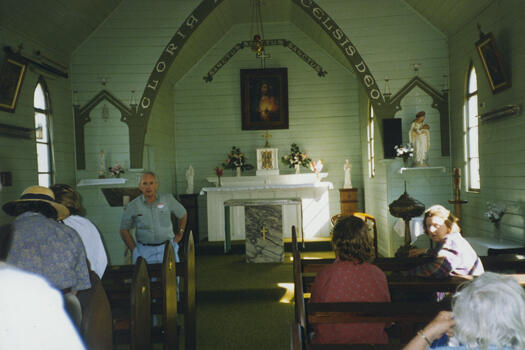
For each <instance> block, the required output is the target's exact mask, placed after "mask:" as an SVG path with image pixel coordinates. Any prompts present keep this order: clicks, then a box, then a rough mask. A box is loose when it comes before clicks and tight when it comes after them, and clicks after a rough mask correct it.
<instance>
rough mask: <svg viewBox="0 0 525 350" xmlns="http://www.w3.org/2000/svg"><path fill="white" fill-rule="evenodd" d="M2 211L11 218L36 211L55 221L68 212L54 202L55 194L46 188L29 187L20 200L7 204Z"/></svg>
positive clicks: (64, 216) (61, 218) (65, 215)
mask: <svg viewBox="0 0 525 350" xmlns="http://www.w3.org/2000/svg"><path fill="white" fill-rule="evenodd" d="M2 209H4V211H5V212H6V213H7V214H8V215H11V216H18V215H20V214H22V213H25V212H26V211H35V210H36V211H38V212H42V213H43V214H44V213H45V214H46V216H48V217H52V218H53V219H56V220H59V221H60V220H63V219H65V218H67V217H68V216H69V210H68V209H67V208H66V207H65V206H63V205H62V204H60V203H57V202H56V201H55V194H54V193H53V191H51V190H50V189H49V188H47V187H43V186H31V187H28V188H26V189H25V191H24V192H22V195H21V196H20V199H17V200H14V201H11V202H7V203H6V204H4V205H3V206H2Z"/></svg>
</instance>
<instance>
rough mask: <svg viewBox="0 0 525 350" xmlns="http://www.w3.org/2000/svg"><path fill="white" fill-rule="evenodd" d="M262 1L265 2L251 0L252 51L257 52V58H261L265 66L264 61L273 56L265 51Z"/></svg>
mask: <svg viewBox="0 0 525 350" xmlns="http://www.w3.org/2000/svg"><path fill="white" fill-rule="evenodd" d="M262 1H263V0H251V7H252V21H251V28H250V40H251V41H252V51H254V52H255V57H257V58H260V59H261V62H262V63H263V65H264V59H266V58H271V55H270V54H269V53H266V52H265V50H264V28H263V21H262V15H261V5H262Z"/></svg>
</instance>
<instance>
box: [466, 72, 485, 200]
mask: <svg viewBox="0 0 525 350" xmlns="http://www.w3.org/2000/svg"><path fill="white" fill-rule="evenodd" d="M466 97H467V106H466V107H467V108H466V113H465V126H466V128H465V130H466V133H465V144H466V147H465V150H466V159H467V176H468V184H467V185H468V190H469V191H479V190H480V188H481V181H480V176H479V141H478V135H479V128H478V80H477V75H476V69H475V68H474V66H473V65H471V66H470V69H469V74H468V83H467V96H466Z"/></svg>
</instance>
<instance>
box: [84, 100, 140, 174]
mask: <svg viewBox="0 0 525 350" xmlns="http://www.w3.org/2000/svg"><path fill="white" fill-rule="evenodd" d="M104 101H107V102H108V103H110V104H111V105H112V106H113V107H115V108H116V109H117V110H118V111H119V112H120V115H121V117H120V121H121V122H124V123H126V124H127V125H128V130H129V155H130V167H131V168H136V167H140V165H141V164H142V149H143V147H144V137H145V134H146V123H145V121H144V120H141V119H140V118H137V116H136V115H137V105H131V106H129V107H128V106H126V105H125V104H124V103H122V102H121V101H120V100H119V99H118V98H116V97H115V96H114V95H113V94H111V93H110V92H109V91H107V90H102V91H100V92H99V93H98V94H97V95H96V96H94V97H93V98H92V99H91V100H90V101H89V102H88V103H86V104H85V105H84V106H82V107H80V106H79V105H74V113H75V140H76V156H77V157H76V158H77V169H86V150H85V148H86V146H85V136H84V129H85V125H86V124H87V123H89V122H90V121H91V117H90V114H91V112H92V111H93V109H95V108H96V107H97V106H98V105H99V104H100V103H101V102H104Z"/></svg>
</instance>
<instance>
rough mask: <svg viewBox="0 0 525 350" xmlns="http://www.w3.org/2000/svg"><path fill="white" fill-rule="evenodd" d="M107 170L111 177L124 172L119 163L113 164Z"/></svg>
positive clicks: (118, 175)
mask: <svg viewBox="0 0 525 350" xmlns="http://www.w3.org/2000/svg"><path fill="white" fill-rule="evenodd" d="M109 172H110V173H111V176H113V177H120V174H124V168H123V167H122V165H120V164H115V165H113V166H112V167H110V168H109Z"/></svg>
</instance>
